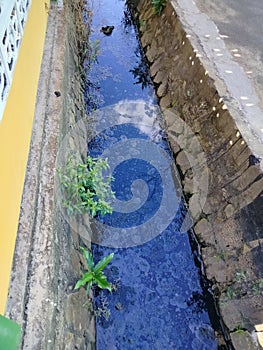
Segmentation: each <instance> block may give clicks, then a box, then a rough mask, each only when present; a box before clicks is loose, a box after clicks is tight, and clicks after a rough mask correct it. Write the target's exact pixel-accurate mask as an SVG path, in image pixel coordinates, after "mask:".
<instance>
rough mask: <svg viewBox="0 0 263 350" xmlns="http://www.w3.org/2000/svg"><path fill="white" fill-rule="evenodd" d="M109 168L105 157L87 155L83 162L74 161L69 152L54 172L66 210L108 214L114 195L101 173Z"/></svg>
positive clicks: (108, 182)
mask: <svg viewBox="0 0 263 350" xmlns="http://www.w3.org/2000/svg"><path fill="white" fill-rule="evenodd" d="M108 168H109V164H108V161H107V159H102V158H92V157H90V156H88V157H87V159H86V161H85V163H77V162H76V160H75V159H74V158H73V157H72V156H71V157H69V158H68V160H67V163H66V165H65V167H64V168H61V169H58V175H59V179H60V183H61V186H62V190H63V193H64V197H65V199H64V202H63V205H64V207H65V208H66V209H67V211H68V213H69V214H84V213H90V214H91V216H92V217H94V216H96V215H98V214H100V215H105V214H111V213H112V208H111V205H110V203H109V200H110V199H113V198H114V193H113V192H112V190H111V186H110V182H111V181H112V180H113V178H112V177H110V176H107V177H105V176H103V171H104V170H106V169H108Z"/></svg>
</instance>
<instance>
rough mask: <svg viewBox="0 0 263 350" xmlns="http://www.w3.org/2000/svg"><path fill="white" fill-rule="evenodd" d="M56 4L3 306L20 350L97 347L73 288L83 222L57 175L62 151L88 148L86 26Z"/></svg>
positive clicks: (76, 11)
mask: <svg viewBox="0 0 263 350" xmlns="http://www.w3.org/2000/svg"><path fill="white" fill-rule="evenodd" d="M59 4H60V3H57V2H53V3H51V7H50V9H49V20H48V27H47V34H46V41H45V50H44V55H43V60H42V67H41V74H40V79H39V86H38V95H37V104H36V109H35V119H34V125H33V133H32V139H31V146H30V154H29V158H28V163H27V174H26V179H25V185H24V192H23V200H22V204H21V213H20V220H19V228H18V234H17V242H16V249H15V254H14V260H13V268H12V274H11V283H10V288H9V295H8V303H7V308H6V315H7V316H8V317H9V318H11V319H13V320H15V321H16V322H18V323H19V324H21V325H22V331H23V336H22V343H21V349H30V350H34V349H36V350H40V349H45V350H46V349H50V350H54V349H58V350H60V349H61V350H65V349H67V350H72V349H83V350H84V349H85V350H86V349H93V348H94V344H95V326H94V317H93V313H92V303H91V300H90V298H89V297H88V296H87V295H86V292H85V290H84V289H83V288H82V289H81V290H79V291H74V290H73V288H74V285H75V283H76V281H77V280H78V278H79V277H80V276H81V270H82V268H83V266H84V262H83V257H82V255H81V254H80V253H79V245H80V244H81V245H84V246H87V247H88V246H89V234H90V228H89V221H88V220H87V218H81V219H78V218H70V217H69V216H67V214H66V212H65V211H64V209H63V207H62V206H61V201H62V198H61V192H60V184H59V182H58V179H57V173H56V170H57V168H58V167H60V166H62V161H63V159H64V158H65V155H66V154H67V153H68V152H71V153H72V152H73V153H74V154H75V155H76V157H77V156H78V155H80V154H81V150H84V149H86V124H85V123H84V121H83V118H85V105H84V101H83V94H82V91H83V76H82V73H83V72H82V70H81V69H80V67H81V65H82V63H83V55H82V53H83V51H82V50H83V45H85V43H86V42H87V40H88V28H85V26H84V25H83V22H82V18H83V17H82V10H83V2H82V1H64V5H63V6H60V5H59ZM76 123H77V126H76ZM72 130H74V132H73V133H72ZM83 140H85V143H84V142H83ZM79 232H82V233H83V234H82V236H83V237H81V235H80V234H79ZM84 232H85V234H84Z"/></svg>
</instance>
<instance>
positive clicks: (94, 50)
mask: <svg viewBox="0 0 263 350" xmlns="http://www.w3.org/2000/svg"><path fill="white" fill-rule="evenodd" d="M89 50H90V52H89V57H90V61H91V62H93V63H94V62H97V57H98V55H99V52H100V40H98V39H97V40H95V41H94V42H91V41H90V42H89Z"/></svg>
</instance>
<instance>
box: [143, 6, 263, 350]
mask: <svg viewBox="0 0 263 350" xmlns="http://www.w3.org/2000/svg"><path fill="white" fill-rule="evenodd" d="M175 3H176V1H171V2H170V1H168V2H167V6H166V7H165V9H164V11H163V13H162V14H161V16H155V15H154V13H153V10H152V5H151V1H150V0H144V1H143V0H141V1H139V4H138V7H137V10H138V18H139V23H143V24H144V25H143V34H142V37H141V43H142V46H143V48H144V50H145V53H146V56H147V57H148V59H149V65H150V74H151V76H152V79H153V81H154V82H155V84H156V90H157V94H158V96H159V97H160V106H161V108H162V110H163V114H164V118H165V121H166V127H167V135H168V139H169V140H170V144H171V147H172V149H173V151H174V154H175V156H176V161H177V162H178V165H179V168H180V169H181V175H182V183H183V186H184V191H185V194H186V199H187V200H188V202H189V209H190V212H191V214H192V216H194V219H195V222H196V225H195V231H196V234H197V235H198V238H199V241H200V243H201V248H202V249H201V251H202V257H203V261H204V264H205V268H206V274H207V276H208V278H209V279H210V280H211V281H212V282H213V284H214V288H216V290H217V291H218V293H217V294H218V298H219V305H220V306H221V305H223V303H222V304H221V301H222V300H224V301H225V297H226V295H229V294H230V290H231V288H237V289H238V291H239V289H241V291H240V293H237V291H236V290H235V293H234V295H233V296H232V298H233V300H234V301H235V303H236V304H235V305H236V308H237V310H242V319H246V320H247V319H248V320H250V325H252V327H250V328H246V329H247V330H248V331H249V332H250V333H248V332H246V336H242V337H241V334H240V333H238V332H235V333H233V334H232V335H231V338H232V341H233V344H234V346H235V348H236V349H238V350H239V349H241V348H242V349H244V350H246V349H252V348H253V347H251V346H252V345H251V344H252V343H253V341H252V340H251V339H252V338H251V335H252V330H253V328H254V326H255V325H256V324H261V323H263V296H262V290H259V291H258V294H257V295H255V291H254V292H253V286H255V285H257V283H258V282H259V281H260V278H262V276H263V263H262V261H263V250H262V238H263V236H262V232H263V231H262V225H263V222H262V215H260V213H262V210H263V192H262V189H263V176H262V162H260V159H258V158H257V157H256V154H255V153H254V150H257V151H258V150H260V147H258V146H257V145H258V140H255V142H254V143H253V139H252V140H251V138H250V137H248V135H250V131H249V128H248V126H247V127H246V128H245V129H244V128H243V124H242V132H241V130H239V128H238V126H237V125H240V117H239V111H238V109H237V107H236V105H235V103H234V102H233V99H232V97H231V96H229V94H228V90H227V87H226V86H225V85H224V81H222V80H220V79H219V78H217V76H216V74H213V75H212V74H210V73H208V70H207V68H206V67H207V66H208V65H209V67H210V68H211V64H210V62H209V59H208V58H207V57H206V54H205V52H203V48H202V46H201V45H200V43H199V40H198V38H195V37H194V33H193V32H191V35H190V36H189V35H187V33H186V30H189V28H188V27H187V24H186V23H185V22H184V23H183V19H182V17H183V16H182V17H180V15H179V14H178V11H177V10H178V7H176V5H175ZM225 101H227V104H228V106H229V107H230V108H228V107H226V105H225ZM230 110H231V112H230ZM188 130H190V131H188ZM242 134H243V135H242ZM198 145H199V147H198ZM254 145H255V147H254ZM261 150H262V145H261ZM189 165H190V167H189ZM204 169H206V171H204ZM240 271H243V272H244V271H246V274H247V275H246V280H245V281H243V283H241V284H237V283H236V279H237V276H239V274H240ZM236 284H237V285H236ZM237 294H238V295H237ZM227 305H228V306H229V307H230V304H227ZM232 306H233V305H232ZM221 312H222V316H223V319H224V321H225V323H226V324H227V327H228V329H229V331H230V333H231V332H234V331H235V330H236V327H237V325H236V322H235V321H234V320H233V319H231V318H230V319H229V318H228V317H227V315H228V309H222V310H221ZM229 313H230V315H231V308H229ZM240 339H245V340H244V342H243V343H242V340H240ZM241 343H242V346H241V345H240V344H241ZM253 344H254V343H253ZM254 348H259V346H258V345H254ZM254 348H253V349H254Z"/></svg>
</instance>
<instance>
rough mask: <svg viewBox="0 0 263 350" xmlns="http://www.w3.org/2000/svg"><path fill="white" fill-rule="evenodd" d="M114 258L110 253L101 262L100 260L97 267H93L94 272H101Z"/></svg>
mask: <svg viewBox="0 0 263 350" xmlns="http://www.w3.org/2000/svg"><path fill="white" fill-rule="evenodd" d="M113 257H114V253H111V254H109V255H107V256H105V257H104V258H103V259H102V260H100V261H99V262H98V263H97V265H96V266H95V267H94V271H95V272H98V271H101V270H103V269H104V267H105V266H107V265H108V264H109V263H110V262H111V260H112V259H113Z"/></svg>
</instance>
